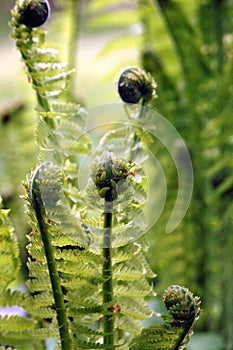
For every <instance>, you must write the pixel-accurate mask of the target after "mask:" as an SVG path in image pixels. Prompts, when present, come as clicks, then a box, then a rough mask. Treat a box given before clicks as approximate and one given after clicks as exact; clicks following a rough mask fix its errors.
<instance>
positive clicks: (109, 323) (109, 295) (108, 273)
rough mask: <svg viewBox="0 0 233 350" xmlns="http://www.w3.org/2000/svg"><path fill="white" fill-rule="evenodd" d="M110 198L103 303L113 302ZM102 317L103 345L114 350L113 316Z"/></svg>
mask: <svg viewBox="0 0 233 350" xmlns="http://www.w3.org/2000/svg"><path fill="white" fill-rule="evenodd" d="M110 165H111V159H109V160H107V161H106V174H107V177H108V179H111V177H112V174H111V166H110ZM112 208H113V203H112V198H111V191H110V192H109V193H108V195H107V197H106V198H105V213H104V239H103V258H104V263H103V280H104V282H103V303H104V304H105V303H109V304H111V302H112V301H113V286H112V257H111V234H112ZM109 313H110V314H106V315H104V318H103V327H104V345H107V346H109V347H107V348H106V349H107V350H114V315H113V312H111V311H110V308H109Z"/></svg>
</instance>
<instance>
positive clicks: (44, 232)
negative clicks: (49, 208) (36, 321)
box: [31, 171, 72, 350]
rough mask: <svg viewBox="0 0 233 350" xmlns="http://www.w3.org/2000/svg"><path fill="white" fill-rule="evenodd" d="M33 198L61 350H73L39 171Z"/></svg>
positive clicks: (33, 187) (33, 189)
mask: <svg viewBox="0 0 233 350" xmlns="http://www.w3.org/2000/svg"><path fill="white" fill-rule="evenodd" d="M31 197H32V205H33V209H34V211H35V215H36V219H37V222H38V227H39V230H40V234H41V238H42V242H43V245H44V250H45V256H46V260H47V264H48V270H49V276H50V281H51V286H52V291H53V297H54V303H55V309H56V313H57V321H58V329H59V333H60V339H61V348H62V350H71V349H72V348H71V338H70V334H69V325H68V319H67V315H66V309H65V304H64V298H63V293H62V289H61V285H60V281H59V275H58V271H57V267H56V261H55V257H54V250H53V247H52V244H51V240H50V236H49V232H48V224H47V222H46V220H45V208H44V205H43V202H42V198H41V194H40V184H39V179H38V171H37V172H36V173H35V175H34V178H33V180H32V187H31Z"/></svg>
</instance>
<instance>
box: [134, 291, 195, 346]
mask: <svg viewBox="0 0 233 350" xmlns="http://www.w3.org/2000/svg"><path fill="white" fill-rule="evenodd" d="M163 302H164V304H165V306H166V308H167V310H168V312H169V314H168V315H163V317H162V318H163V319H164V321H165V323H164V324H161V325H157V326H152V327H149V328H145V329H143V331H142V333H141V335H140V336H139V337H136V338H134V340H133V341H132V343H131V345H130V350H139V349H140V350H143V349H150V350H153V349H156V350H168V349H170V350H184V349H186V345H187V343H188V341H189V339H190V337H191V335H192V328H193V326H194V323H195V321H196V320H197V319H198V317H199V315H200V311H201V310H200V300H199V298H198V297H195V296H194V295H193V294H192V293H191V292H190V291H189V290H188V289H187V288H185V287H181V286H178V285H172V286H170V287H168V288H167V290H166V291H165V293H164V296H163Z"/></svg>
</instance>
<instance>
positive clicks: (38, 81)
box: [0, 0, 200, 350]
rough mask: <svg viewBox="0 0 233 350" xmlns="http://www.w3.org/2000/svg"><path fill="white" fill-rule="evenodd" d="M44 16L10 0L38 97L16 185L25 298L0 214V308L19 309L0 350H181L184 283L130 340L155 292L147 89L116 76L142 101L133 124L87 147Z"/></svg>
mask: <svg viewBox="0 0 233 350" xmlns="http://www.w3.org/2000/svg"><path fill="white" fill-rule="evenodd" d="M48 15H49V5H48V2H47V1H46V0H23V1H17V2H16V5H15V7H14V9H13V11H12V21H11V26H12V36H13V38H14V39H15V42H16V46H17V48H18V49H19V51H20V53H21V56H22V60H23V62H24V64H25V66H26V69H27V74H28V77H29V81H30V82H31V84H32V86H33V88H34V91H35V92H36V95H37V100H38V106H37V113H38V117H39V122H38V126H37V128H36V140H37V143H38V145H39V148H40V152H39V156H38V163H39V164H38V167H37V168H36V169H35V170H34V171H32V173H31V174H29V175H28V177H27V179H26V181H25V183H24V186H25V191H26V194H25V196H24V199H25V200H26V203H27V204H26V205H27V214H28V216H29V219H30V225H31V228H32V231H31V232H30V234H29V235H28V237H27V239H28V245H27V250H28V254H29V258H28V263H27V267H28V270H29V279H28V281H27V282H26V285H27V288H28V291H27V293H26V292H25V293H21V292H18V291H16V292H12V291H11V289H10V284H9V283H10V282H11V280H12V278H13V277H14V276H15V274H16V269H17V267H18V250H17V246H16V242H15V241H14V239H13V237H12V229H11V228H10V226H9V224H8V222H7V219H6V216H7V212H6V211H1V212H0V215H1V217H0V224H1V227H0V229H1V231H0V234H1V236H0V237H1V239H2V241H3V242H4V244H5V247H6V253H5V254H1V255H0V263H1V264H2V265H3V268H4V269H6V268H7V279H6V281H3V288H4V290H3V292H2V293H1V294H0V300H1V305H3V306H4V305H14V304H17V305H18V306H21V307H22V308H23V309H24V310H25V312H26V313H27V314H26V317H25V316H16V317H9V318H3V319H1V324H0V345H1V347H2V348H3V349H4V348H8V347H9V346H11V347H13V348H16V349H25V350H26V349H44V348H45V341H46V339H48V338H56V340H57V343H56V349H62V350H69V349H109V350H113V349H115V348H118V347H119V348H120V349H138V348H140V349H153V348H156V349H165V348H166V349H168V348H170V349H183V348H184V347H185V344H186V343H187V338H188V337H189V336H190V334H191V328H192V327H193V325H194V322H195V320H196V319H197V318H198V316H199V313H200V308H199V301H198V299H197V298H194V297H193V295H192V294H191V293H190V292H189V291H188V290H187V289H186V288H184V287H179V286H171V287H170V288H168V290H167V291H166V294H165V296H164V303H165V305H166V307H167V309H168V311H169V313H170V318H166V320H165V323H164V324H162V325H161V326H158V327H153V328H150V329H145V330H143V331H142V333H141V335H140V332H141V330H142V324H141V322H140V321H142V320H145V319H147V318H148V317H150V316H151V315H152V314H153V311H152V310H151V309H150V307H149V306H148V304H147V302H146V300H145V298H146V297H153V296H154V295H155V293H154V291H153V286H152V284H151V283H150V282H149V279H153V278H154V277H155V274H154V272H153V271H152V270H151V268H150V266H149V264H148V262H147V260H146V259H145V255H144V253H145V251H146V250H147V249H148V241H147V238H146V235H145V228H144V225H145V222H144V207H145V203H146V201H147V195H148V194H147V191H148V188H147V184H146V177H145V173H144V170H143V161H144V159H145V152H144V149H143V145H144V144H146V143H148V142H152V138H151V137H150V135H148V132H147V131H146V130H145V128H144V127H143V122H144V120H147V118H148V115H147V109H145V108H144V106H145V105H146V104H148V103H149V101H150V100H151V99H152V98H154V97H155V96H156V92H155V88H156V84H155V82H154V80H153V78H152V77H151V76H150V75H149V74H147V73H145V72H144V71H142V70H139V69H137V68H128V69H127V70H126V71H124V72H123V73H122V75H121V77H120V79H119V86H118V92H119V94H120V96H121V98H122V99H123V101H124V102H126V103H127V104H128V103H129V102H130V103H133V104H137V103H139V102H141V104H140V103H139V104H137V106H136V110H134V114H133V115H132V114H130V113H129V114H128V117H129V120H130V119H132V120H134V123H133V124H131V123H129V124H128V125H127V127H124V128H121V129H118V130H110V131H108V132H107V133H105V134H104V136H103V138H102V139H101V140H100V142H99V147H97V148H96V150H94V149H91V140H90V138H89V136H88V133H87V132H86V131H85V119H86V113H85V111H84V109H83V108H81V107H80V106H79V105H76V104H74V103H67V102H66V94H65V93H64V92H65V89H66V86H67V83H68V79H69V78H70V76H71V74H72V71H71V70H69V69H68V68H67V66H66V64H65V63H63V62H59V61H58V60H57V52H55V51H54V50H53V49H51V48H47V47H46V42H45V34H46V33H45V31H44V30H42V29H40V28H38V27H40V25H42V24H43V23H44V22H45V20H46V19H47V16H48ZM135 96H136V97H135ZM135 111H136V113H135ZM117 133H118V135H121V137H124V139H125V140H127V141H126V142H125V143H124V157H122V156H121V155H119V154H118V153H116V152H114V148H115V143H114V140H115V139H116V135H117ZM90 152H92V164H91V166H90V169H91V170H90V174H89V181H88V182H87V187H86V190H85V191H84V193H83V192H81V191H80V189H79V186H78V172H79V171H81V170H79V169H81V168H80V159H81V157H82V156H83V155H84V156H85V155H87V154H89V153H90ZM11 250H12V252H11ZM8 251H9V252H8Z"/></svg>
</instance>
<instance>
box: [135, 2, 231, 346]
mask: <svg viewBox="0 0 233 350" xmlns="http://www.w3.org/2000/svg"><path fill="white" fill-rule="evenodd" d="M140 4H141V14H142V21H143V24H144V45H143V48H142V62H143V64H144V67H145V68H146V69H147V70H149V71H150V72H151V73H152V74H153V75H154V77H155V78H156V80H157V83H158V95H159V98H158V99H157V100H156V101H155V108H157V109H158V110H159V111H160V113H162V114H164V115H165V116H166V117H167V118H168V119H169V120H170V121H171V122H172V123H173V125H174V126H175V127H176V128H177V130H178V131H179V132H180V134H181V136H182V137H183V138H184V140H185V141H186V144H187V146H188V148H189V151H190V154H191V157H192V162H193V168H194V177H195V181H194V192H193V198H192V201H191V205H190V208H189V211H188V214H187V215H186V218H185V220H183V222H182V224H181V225H180V226H179V227H178V228H177V229H176V230H175V232H174V233H172V234H171V235H165V234H164V232H163V229H162V227H163V220H166V213H167V215H169V211H170V210H171V206H170V205H169V202H171V203H174V202H173V201H174V200H175V195H176V190H177V189H176V184H175V183H174V180H173V179H174V178H175V169H173V170H166V175H167V176H166V177H167V179H169V180H168V181H169V184H168V186H169V188H170V189H169V191H168V201H167V206H166V208H165V211H164V213H163V216H162V218H161V220H160V224H158V225H157V226H156V228H155V230H154V231H153V232H152V235H151V237H153V236H154V239H153V238H152V239H153V242H154V245H155V246H154V248H153V249H152V250H153V256H156V258H155V259H154V258H153V259H152V256H151V260H152V261H153V260H154V266H155V268H156V271H158V272H159V273H158V275H159V277H158V281H159V286H160V287H161V288H163V287H164V285H166V283H167V282H168V280H169V282H172V280H173V279H174V280H177V279H178V281H179V283H185V284H187V285H189V286H190V287H192V288H193V290H194V291H195V292H196V293H199V295H201V298H202V300H203V309H204V316H203V320H204V321H203V325H202V328H203V329H205V330H211V331H215V332H216V333H220V334H222V336H223V337H224V340H225V348H226V349H232V346H233V345H232V344H233V329H232V325H233V314H232V309H233V299H232V292H231V290H232V287H233V286H232V277H231V276H232V274H233V258H232V249H233V239H232V219H233V217H232V212H233V211H232V195H233V171H232V169H233V167H232V165H233V164H232V156H231V152H232V143H233V139H232V134H233V121H232V110H233V98H232V91H233V84H232V69H233V59H232V57H233V56H232V54H233V52H232V47H233V46H232V44H233V36H232V13H233V6H232V3H231V2H230V1H204V2H201V3H200V2H197V3H195V4H193V5H194V6H191V5H192V2H190V7H189V6H187V7H186V5H187V3H186V4H185V3H184V2H183V1H179V2H178V1H177V2H176V1H162V0H160V1H154V5H155V6H154V8H153V6H152V4H149V2H147V1H140ZM156 18H162V21H163V25H164V28H163V31H162V32H158V26H157V21H156ZM171 43H172V45H171ZM157 151H158V150H157ZM162 157H163V156H162V155H161V158H162ZM164 162H165V163H164V164H165V165H166V160H165V161H164ZM173 205H174V204H173ZM223 291H224V293H223Z"/></svg>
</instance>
